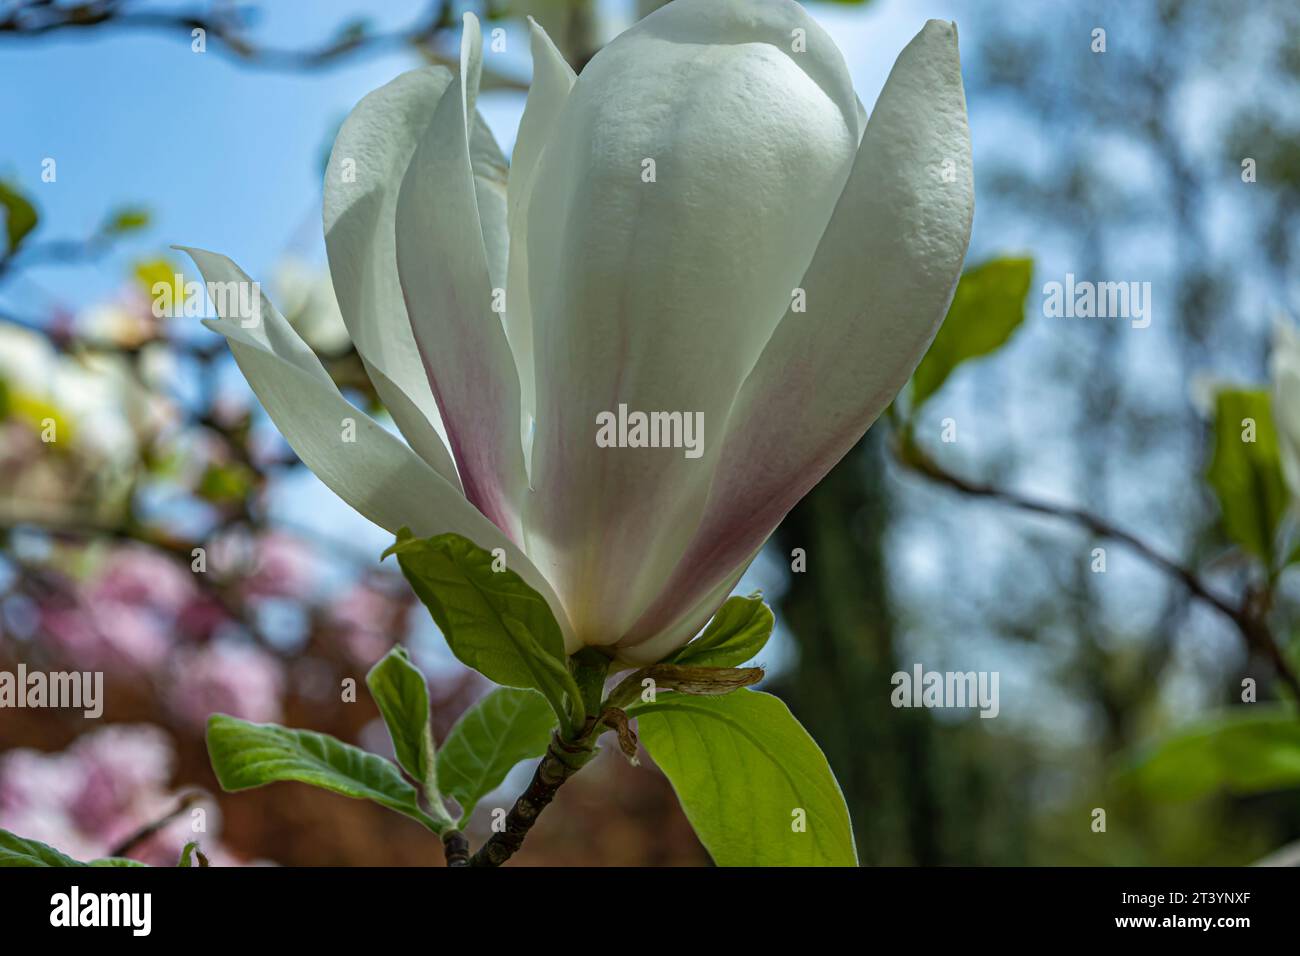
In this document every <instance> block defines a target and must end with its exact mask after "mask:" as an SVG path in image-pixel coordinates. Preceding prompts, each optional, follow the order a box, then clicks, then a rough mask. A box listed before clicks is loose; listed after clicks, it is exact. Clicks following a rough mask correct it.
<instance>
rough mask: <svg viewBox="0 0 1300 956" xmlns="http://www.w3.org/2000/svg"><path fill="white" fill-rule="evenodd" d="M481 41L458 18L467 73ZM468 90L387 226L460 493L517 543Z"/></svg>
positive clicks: (433, 125) (473, 27)
mask: <svg viewBox="0 0 1300 956" xmlns="http://www.w3.org/2000/svg"><path fill="white" fill-rule="evenodd" d="M480 39H481V38H480V37H479V34H478V29H477V21H476V20H474V18H473V17H472V16H469V15H467V17H466V30H465V37H464V43H465V45H466V47H467V52H466V54H465V55H464V61H465V63H466V65H467V66H468V67H469V68H470V69H471V70H473V69H474V68H475V66H476V64H477V63H478V57H477V55H475V53H474V50H473V48H474V47H475V46H476V45H477V44H478V42H479V40H480ZM476 87H477V78H476V77H474V76H467V77H459V78H457V79H455V80H453V81H452V84H451V86H450V87H449V88H448V90H447V93H446V95H444V96H443V97H442V99H441V100H440V101H439V102H438V105H437V108H436V109H435V110H434V112H433V116H432V119H431V121H430V123H429V126H428V129H427V130H426V131H425V133H424V134H423V136H422V137H421V139H420V142H419V145H418V146H417V147H416V150H415V154H414V156H413V157H412V159H411V164H410V167H409V168H408V169H407V171H406V175H405V176H404V177H403V179H402V186H401V192H400V193H399V195H398V201H397V213H396V219H395V225H396V237H397V271H398V276H399V278H400V280H401V287H402V294H403V296H404V298H405V301H406V310H407V314H408V315H410V317H411V326H412V329H413V330H414V333H415V341H416V345H417V346H418V347H419V350H420V355H421V358H422V359H423V362H424V367H425V370H426V372H427V373H428V378H429V382H430V385H431V386H432V388H433V393H434V396H435V398H436V399H437V401H438V408H439V410H440V411H441V413H442V419H443V423H444V425H445V426H446V429H447V438H448V441H449V443H450V444H451V450H452V455H453V456H454V457H455V459H456V465H457V468H458V470H459V473H460V479H461V483H462V485H463V486H464V488H465V494H466V496H467V497H468V498H469V500H470V501H472V502H473V503H474V504H475V505H476V506H477V507H478V508H479V509H480V510H481V511H482V512H483V513H484V514H486V515H487V516H488V517H489V518H491V519H492V520H493V521H494V522H495V523H496V524H497V526H498V527H500V528H501V529H502V530H504V531H505V532H506V533H507V534H508V535H509V536H510V537H511V538H512V539H513V540H515V541H521V540H522V535H521V532H520V528H519V517H518V509H519V506H520V501H521V498H522V495H523V493H524V491H525V489H526V487H527V483H526V478H525V473H524V464H523V451H522V446H521V444H520V437H519V436H520V425H519V415H520V411H519V409H520V404H519V377H518V374H517V373H516V370H515V364H514V357H513V356H512V354H511V352H510V345H509V343H508V342H507V341H506V336H505V331H504V329H503V328H502V323H501V318H500V315H499V314H498V313H497V312H494V311H493V309H492V305H493V288H494V287H493V284H492V278H491V275H490V271H489V263H488V257H487V251H486V246H485V242H484V232H483V217H482V215H481V212H480V197H479V190H478V189H476V183H475V175H474V170H473V166H472V163H471V158H470V156H471V153H470V137H469V134H468V131H467V122H468V121H469V120H470V118H471V117H473V115H474V114H473V113H472V112H469V111H468V110H469V104H470V99H471V93H472V90H473V89H474V88H476ZM493 201H494V202H495V201H496V200H493ZM501 208H502V209H504V203H503V202H502V204H501ZM502 272H503V273H504V269H503V270H502Z"/></svg>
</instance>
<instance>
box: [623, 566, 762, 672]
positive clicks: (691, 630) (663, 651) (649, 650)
mask: <svg viewBox="0 0 1300 956" xmlns="http://www.w3.org/2000/svg"><path fill="white" fill-rule="evenodd" d="M761 550H762V545H759V547H758V548H756V549H755V550H754V553H753V554H751V555H750V556H749V557H748V558H746V559H745V561H743V562H742V563H741V564H740V565H739V566H738V567H735V568H733V569H732V570H731V573H729V574H728V575H727V576H726V577H725V578H723V579H722V581H721V582H719V583H718V584H717V585H716V586H715V587H714V588H713V589H712V590H711V591H709V592H708V593H707V594H705V595H704V596H703V597H701V598H698V599H697V600H696V602H695V606H694V607H691V608H688V609H687V610H685V611H684V612H680V613H678V615H677V617H676V618H675V619H674V620H673V621H672V623H671V624H669V625H668V626H667V627H665V628H664V629H662V630H660V631H658V632H657V633H655V635H654V636H653V637H651V638H650V639H648V640H639V639H638V638H637V636H636V635H635V634H634V635H632V636H630V637H627V638H624V639H623V640H621V641H619V642H618V643H617V644H616V645H615V646H616V647H617V648H618V651H617V654H618V660H620V661H622V662H624V663H627V664H630V665H632V666H633V667H644V666H645V665H646V664H657V663H658V662H659V661H661V660H663V659H664V658H665V657H667V656H668V655H669V654H671V653H672V652H673V651H675V650H677V648H679V647H681V646H682V645H683V644H685V643H686V642H687V641H689V640H690V639H691V638H693V637H694V636H695V635H696V634H698V633H700V631H701V630H702V629H703V628H704V625H706V624H708V623H709V619H710V618H712V617H713V615H714V614H715V613H716V612H717V610H718V608H719V607H720V606H721V605H722V602H723V601H725V600H726V599H727V598H728V597H729V596H730V595H731V592H732V590H733V589H734V588H735V587H736V585H737V584H738V583H740V579H741V578H742V577H744V574H745V571H746V569H748V568H749V565H750V563H751V562H752V561H753V560H754V558H756V557H758V552H759V551H761Z"/></svg>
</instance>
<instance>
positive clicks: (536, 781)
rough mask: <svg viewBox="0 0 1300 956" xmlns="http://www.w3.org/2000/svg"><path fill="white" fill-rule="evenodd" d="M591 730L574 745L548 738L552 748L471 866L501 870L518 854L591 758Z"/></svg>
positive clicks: (592, 752) (593, 735)
mask: <svg viewBox="0 0 1300 956" xmlns="http://www.w3.org/2000/svg"><path fill="white" fill-rule="evenodd" d="M590 730H591V728H588V730H587V731H586V732H585V733H584V736H583V737H582V738H580V739H579V741H578V742H577V743H574V742H570V741H564V740H561V739H560V737H559V736H558V735H556V736H553V737H552V738H551V745H550V746H549V747H548V748H547V749H546V755H545V756H544V757H542V762H541V763H539V764H538V765H537V770H536V771H535V772H534V773H533V779H532V781H531V782H530V783H529V784H528V789H527V790H525V791H524V792H523V794H521V795H520V797H519V799H518V800H516V801H515V805H514V806H513V807H511V808H510V812H509V813H508V814H506V821H505V824H506V825H505V829H504V830H502V831H500V832H498V833H494V834H492V837H491V838H490V839H489V840H488V841H487V842H486V843H484V844H483V845H482V846H481V847H479V849H478V852H477V853H475V854H474V856H473V857H472V858H471V859H470V865H471V866H500V865H501V864H502V863H504V862H506V860H508V859H510V858H511V857H512V856H514V855H515V854H516V853H518V852H519V848H520V847H521V846H523V845H524V837H526V836H528V831H529V830H531V829H532V828H533V824H534V823H536V822H537V818H538V817H539V816H541V814H542V811H543V810H545V809H546V808H547V807H548V806H550V804H551V801H552V800H554V799H555V793H556V791H558V790H559V789H560V787H561V785H562V784H563V783H564V781H566V780H568V779H569V778H570V777H572V776H573V775H574V774H575V773H577V772H578V771H579V770H581V769H582V767H583V765H584V764H586V763H587V761H589V760H590V759H591V758H592V756H593V755H594V751H593V744H594V742H595V734H592V733H591V732H590Z"/></svg>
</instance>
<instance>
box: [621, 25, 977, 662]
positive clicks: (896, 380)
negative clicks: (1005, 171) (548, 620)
mask: <svg viewBox="0 0 1300 956" xmlns="http://www.w3.org/2000/svg"><path fill="white" fill-rule="evenodd" d="M949 160H951V161H952V162H953V163H954V164H955V169H956V181H955V182H946V181H945V180H944V177H943V175H942V173H943V170H944V164H945V162H946V161H949ZM973 210H974V188H973V182H972V178H971V161H970V132H969V130H968V128H967V124H966V100H965V95H964V93H963V91H962V85H961V65H960V61H959V58H958V53H957V31H956V28H955V27H954V26H953V25H951V24H948V23H943V22H940V21H936V20H932V21H930V22H929V23H927V24H926V26H925V28H924V29H922V30H921V32H920V33H919V34H918V35H917V36H916V38H915V39H913V40H912V42H911V43H910V44H909V45H908V46H907V48H906V49H904V50H903V52H902V53H901V54H900V55H899V57H898V61H897V63H895V65H894V69H893V71H892V72H891V73H890V76H889V80H888V81H887V82H886V84H885V88H884V90H883V91H882V92H881V94H880V100H879V101H878V102H877V104H876V109H875V111H874V112H873V113H872V115H871V119H870V121H869V123H868V125H867V130H866V132H865V134H864V135H863V137H862V144H861V147H860V149H859V154H858V157H857V159H856V161H855V163H854V166H853V172H852V175H851V176H850V178H849V182H848V184H847V186H846V187H845V190H844V195H843V196H842V197H841V198H840V201H839V203H838V204H837V205H836V208H835V214H834V216H833V217H832V219H831V222H830V225H829V226H828V228H827V230H826V235H825V237H824V238H823V239H822V242H821V244H820V245H819V247H818V250H817V255H816V257H815V259H814V260H813V263H812V265H811V266H810V267H809V269H808V273H807V275H806V276H805V278H804V281H803V283H802V285H803V287H804V288H805V289H806V290H807V312H806V313H798V312H794V311H790V312H788V313H787V314H786V316H785V318H784V319H782V321H781V324H780V326H779V327H778V328H777V330H776V333H775V334H774V335H773V337H772V340H771V342H769V343H768V345H767V348H766V349H765V350H764V352H763V355H762V357H761V358H760V359H759V361H758V363H757V365H756V366H755V368H754V370H753V372H751V373H750V375H749V378H748V379H747V380H746V382H745V386H744V388H743V389H742V391H741V394H740V397H739V399H738V401H737V403H736V407H735V409H734V410H733V412H732V416H731V419H730V421H729V422H728V427H727V436H726V444H725V447H724V450H723V460H722V462H721V464H720V465H719V466H718V469H717V473H716V478H715V481H714V485H713V487H712V489H711V490H710V494H709V506H708V510H707V512H706V515H705V518H704V521H703V522H702V523H701V525H700V528H699V530H698V532H697V534H696V536H695V540H694V542H693V543H692V545H691V548H690V551H689V552H688V554H687V556H686V558H685V559H683V561H682V563H681V565H680V566H679V567H678V568H677V570H676V571H675V572H674V575H673V578H672V580H671V581H669V583H668V585H667V586H666V587H665V588H664V590H663V593H662V594H661V596H660V598H659V600H658V601H657V602H656V605H655V606H654V607H653V608H652V609H651V611H650V612H649V613H647V614H646V616H645V617H644V618H643V619H642V620H641V621H639V622H638V623H637V626H636V628H635V629H633V631H632V632H631V634H629V635H628V637H627V638H626V641H627V642H634V641H636V640H648V639H650V638H652V637H654V636H655V635H656V634H658V633H660V632H661V631H663V630H665V629H667V628H670V627H672V626H673V622H674V621H676V620H677V618H678V616H679V615H680V613H682V612H681V611H680V609H681V608H684V607H690V606H692V605H693V604H694V602H695V601H697V600H698V599H699V598H700V596H701V595H704V594H706V593H707V592H709V591H710V590H712V589H713V588H714V587H716V584H717V582H718V581H719V580H720V579H721V578H725V577H726V576H728V575H729V574H730V573H731V572H732V569H733V568H734V567H735V566H737V564H740V563H747V561H748V559H749V557H751V556H752V554H753V553H754V551H755V549H756V548H757V547H759V546H760V545H761V544H762V542H763V541H765V540H766V539H767V537H768V535H769V534H771V532H772V529H773V528H775V527H776V525H777V523H778V522H780V520H781V519H782V518H783V517H784V516H785V514H786V512H788V511H789V510H790V508H792V507H793V506H794V504H795V503H796V502H797V501H798V500H799V499H800V498H802V497H803V496H804V495H805V494H806V493H807V492H808V491H809V490H810V489H811V488H812V487H813V486H814V485H815V484H816V483H817V482H818V481H820V480H821V478H822V476H823V475H824V474H826V472H827V471H829V470H830V468H831V467H832V466H833V465H834V464H835V463H836V462H837V461H839V460H840V458H841V457H843V456H844V454H845V452H847V451H848V450H849V449H850V448H852V447H853V445H854V444H855V443H856V442H857V440H858V439H859V438H860V437H861V436H862V434H863V432H865V431H866V430H867V428H868V427H869V426H870V424H871V422H872V421H874V420H875V418H876V416H877V415H879V414H880V412H881V411H882V410H883V409H884V408H885V406H886V405H888V404H889V402H890V401H892V400H893V398H894V396H895V395H896V394H897V393H898V390H899V389H900V388H901V387H902V386H903V385H904V384H905V383H906V381H907V379H908V377H909V376H910V375H911V374H912V371H913V370H914V369H915V368H916V364H917V363H918V362H919V361H920V359H921V356H922V355H924V354H925V350H926V349H927V348H928V347H929V344H930V341H931V340H932V339H933V338H934V333H935V332H936V331H937V330H938V328H939V324H940V323H941V322H942V321H943V317H944V315H945V313H946V312H947V310H948V305H949V303H950V302H951V300H952V294H953V290H954V289H955V288H956V284H957V279H958V277H959V274H960V272H961V264H962V259H963V257H964V256H965V253H966V246H967V243H968V241H969V238H970V225H971V217H972V214H973Z"/></svg>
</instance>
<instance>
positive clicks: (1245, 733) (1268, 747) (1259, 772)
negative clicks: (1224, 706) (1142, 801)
mask: <svg viewBox="0 0 1300 956" xmlns="http://www.w3.org/2000/svg"><path fill="white" fill-rule="evenodd" d="M1118 782H1119V783H1121V784H1124V785H1129V786H1133V787H1136V788H1137V789H1139V790H1142V791H1145V792H1146V793H1148V794H1150V795H1152V796H1158V797H1163V798H1167V799H1174V800H1188V799H1192V798H1195V797H1200V796H1204V795H1206V794H1209V793H1213V792H1215V791H1219V790H1226V791H1228V792H1229V793H1234V794H1248V793H1261V792H1263V791H1268V790H1282V789H1287V788H1292V787H1300V719H1297V717H1296V714H1295V712H1294V711H1292V710H1288V709H1286V708H1281V707H1267V706H1264V705H1260V704H1251V705H1249V707H1248V708H1246V709H1240V708H1239V709H1237V710H1235V711H1231V712H1229V713H1227V714H1220V715H1217V716H1215V717H1212V718H1209V719H1207V720H1204V721H1199V722H1197V723H1196V724H1194V725H1192V726H1191V727H1189V728H1187V729H1186V730H1183V731H1181V732H1179V733H1176V734H1174V735H1172V736H1170V737H1167V738H1165V739H1164V740H1162V741H1160V742H1159V743H1157V744H1156V745H1154V746H1153V747H1150V748H1148V749H1147V750H1145V751H1144V752H1143V753H1141V754H1140V755H1138V757H1137V758H1136V759H1134V760H1132V761H1131V762H1130V763H1129V764H1127V765H1126V766H1125V767H1124V768H1123V769H1122V770H1121V771H1120V773H1119V774H1118Z"/></svg>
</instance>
